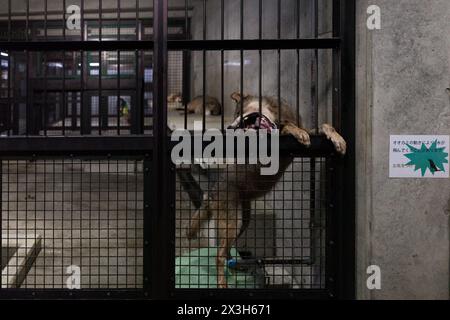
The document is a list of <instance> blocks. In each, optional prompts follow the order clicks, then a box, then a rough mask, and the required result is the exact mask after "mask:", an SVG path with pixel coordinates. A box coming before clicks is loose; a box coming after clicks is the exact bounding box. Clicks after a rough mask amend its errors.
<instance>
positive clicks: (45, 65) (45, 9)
mask: <svg viewBox="0 0 450 320" xmlns="http://www.w3.org/2000/svg"><path fill="white" fill-rule="evenodd" d="M44 11H45V12H44V37H45V41H48V37H47V34H48V31H47V20H48V14H47V11H48V0H44ZM43 57H44V59H43V60H44V110H43V111H44V119H43V120H44V121H43V125H44V136H46V135H47V126H48V76H47V53H46V52H43ZM39 63H41V62H40V61H39Z"/></svg>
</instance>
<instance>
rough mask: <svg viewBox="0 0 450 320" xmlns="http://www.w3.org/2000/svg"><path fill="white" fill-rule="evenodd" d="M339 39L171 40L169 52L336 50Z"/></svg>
mask: <svg viewBox="0 0 450 320" xmlns="http://www.w3.org/2000/svg"><path fill="white" fill-rule="evenodd" d="M339 45H340V39H339V38H328V39H287V40H285V39H283V40H278V39H276V40H275V39H267V40H259V39H258V40H173V41H169V42H168V48H169V50H192V51H199V50H277V49H336V48H339Z"/></svg>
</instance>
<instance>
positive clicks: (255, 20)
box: [190, 0, 331, 127]
mask: <svg viewBox="0 0 450 320" xmlns="http://www.w3.org/2000/svg"><path fill="white" fill-rule="evenodd" d="M190 3H191V4H192V5H193V6H194V11H193V19H192V36H193V38H194V39H203V18H202V17H203V1H201V0H192V1H191V2H190ZM299 3H300V6H301V17H300V21H301V23H300V30H301V31H300V36H301V37H311V36H312V23H311V20H310V17H311V12H312V7H311V4H312V1H310V0H302V1H300V2H299ZM319 3H320V8H321V10H320V12H321V14H320V19H319V20H320V24H319V34H320V36H329V35H330V32H331V11H330V10H329V5H328V4H327V3H328V1H326V0H320V1H319ZM258 8H259V0H246V1H244V39H258V36H259V27H258V26H259V9H258ZM296 8H297V1H296V0H285V1H282V7H281V38H283V39H292V38H295V37H296V25H297V22H296V21H297V20H296V17H297V13H296V12H297V11H296V10H297V9H296ZM322 8H323V9H322ZM325 9H326V10H325ZM262 12H263V30H262V35H263V38H264V39H276V38H277V2H276V1H273V0H263V9H262ZM324 12H325V13H324ZM206 14H207V28H206V34H207V39H220V38H221V2H220V1H217V0H210V1H207V8H206ZM224 29H225V32H224V33H225V39H239V38H240V0H227V1H225V22H224ZM313 53H314V52H313V51H312V50H301V51H300V70H301V73H300V82H299V90H300V112H301V115H302V118H303V120H304V121H303V122H304V125H305V126H306V127H311V126H312V123H311V110H312V102H311V67H312V63H313V60H312V59H313ZM262 59H263V71H262V75H261V76H262V83H263V84H262V86H263V92H262V94H263V95H268V96H277V95H278V70H277V61H278V56H277V52H276V51H273V50H272V51H264V53H263V58H262ZM224 61H225V75H224V86H225V89H224V91H225V101H224V102H225V115H226V117H227V118H228V117H231V116H232V114H233V112H234V107H235V105H234V103H233V102H232V100H231V99H230V98H229V97H230V95H231V93H233V92H235V91H240V53H239V52H238V51H228V52H225V59H224ZM259 61H260V58H259V53H258V52H257V51H256V52H255V51H246V52H245V53H244V92H246V93H250V94H253V95H258V94H259V89H258V88H259V81H258V80H259ZM319 61H320V63H319V71H318V72H319V74H320V80H319V85H318V88H319V92H320V97H321V99H320V104H321V106H320V110H321V111H323V112H321V114H320V119H321V121H323V122H325V121H327V117H328V115H329V112H328V110H329V108H330V106H331V95H330V94H329V93H330V92H329V83H330V78H331V67H330V65H331V51H329V50H321V51H320V52H319ZM192 65H193V67H192V70H193V72H192V84H193V85H192V92H191V95H192V96H196V95H202V93H203V80H202V72H203V61H202V53H201V52H197V53H194V54H193V59H192ZM220 66H221V61H220V52H208V53H207V59H206V79H207V81H206V94H207V95H211V96H214V97H217V98H220V96H221V69H220ZM296 70H297V53H296V51H295V50H287V51H283V52H282V53H281V97H282V98H283V99H284V100H286V101H287V102H288V103H289V104H290V105H291V106H295V105H296V94H297V82H296V81H297V71H296Z"/></svg>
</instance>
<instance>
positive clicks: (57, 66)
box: [48, 62, 63, 69]
mask: <svg viewBox="0 0 450 320" xmlns="http://www.w3.org/2000/svg"><path fill="white" fill-rule="evenodd" d="M48 66H49V67H51V68H60V69H62V68H63V64H62V63H60V62H49V63H48Z"/></svg>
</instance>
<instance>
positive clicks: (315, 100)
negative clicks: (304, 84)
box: [311, 0, 319, 134]
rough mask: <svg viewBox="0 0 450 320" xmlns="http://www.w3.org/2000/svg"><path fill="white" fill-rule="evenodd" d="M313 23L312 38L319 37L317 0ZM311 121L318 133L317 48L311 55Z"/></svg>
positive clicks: (316, 0) (315, 1) (314, 3)
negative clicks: (312, 55)
mask: <svg viewBox="0 0 450 320" xmlns="http://www.w3.org/2000/svg"><path fill="white" fill-rule="evenodd" d="M313 23H314V38H315V39H317V38H319V4H318V0H314V1H313ZM312 69H313V79H311V80H312V83H313V92H312V94H313V121H312V124H313V126H314V128H315V130H316V134H318V133H319V50H318V49H314V57H313V66H312Z"/></svg>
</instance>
